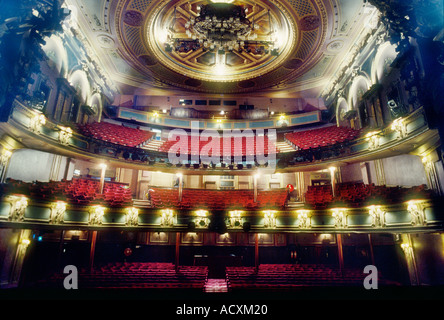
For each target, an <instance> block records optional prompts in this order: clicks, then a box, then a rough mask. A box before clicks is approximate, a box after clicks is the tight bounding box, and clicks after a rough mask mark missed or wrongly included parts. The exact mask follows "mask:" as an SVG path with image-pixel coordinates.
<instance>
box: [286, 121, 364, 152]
mask: <svg viewBox="0 0 444 320" xmlns="http://www.w3.org/2000/svg"><path fill="white" fill-rule="evenodd" d="M360 133H361V131H360V130H354V129H351V128H345V127H337V126H328V127H322V128H319V129H312V130H305V131H297V132H291V133H287V134H285V140H286V141H287V142H288V143H289V144H291V145H292V146H293V147H294V148H295V149H296V150H308V149H312V148H317V147H326V146H332V145H335V144H337V143H342V142H346V141H351V140H353V139H356V138H358V137H359V135H360Z"/></svg>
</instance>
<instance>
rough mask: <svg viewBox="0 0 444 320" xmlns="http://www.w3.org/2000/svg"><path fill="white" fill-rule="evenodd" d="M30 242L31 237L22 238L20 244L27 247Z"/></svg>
mask: <svg viewBox="0 0 444 320" xmlns="http://www.w3.org/2000/svg"><path fill="white" fill-rule="evenodd" d="M30 243H31V241H30V240H29V239H22V241H20V244H21V245H23V246H25V247H27V246H29V244H30Z"/></svg>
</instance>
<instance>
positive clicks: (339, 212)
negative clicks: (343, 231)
mask: <svg viewBox="0 0 444 320" xmlns="http://www.w3.org/2000/svg"><path fill="white" fill-rule="evenodd" d="M345 211H346V209H344V208H335V209H332V216H333V218H334V221H335V228H345V227H347V215H346V213H345Z"/></svg>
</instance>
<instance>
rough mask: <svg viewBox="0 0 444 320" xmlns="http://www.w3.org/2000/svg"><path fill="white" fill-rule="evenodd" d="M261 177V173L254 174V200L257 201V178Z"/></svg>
mask: <svg viewBox="0 0 444 320" xmlns="http://www.w3.org/2000/svg"><path fill="white" fill-rule="evenodd" d="M258 178H259V173H256V174H255V175H254V176H253V197H254V202H257V179H258Z"/></svg>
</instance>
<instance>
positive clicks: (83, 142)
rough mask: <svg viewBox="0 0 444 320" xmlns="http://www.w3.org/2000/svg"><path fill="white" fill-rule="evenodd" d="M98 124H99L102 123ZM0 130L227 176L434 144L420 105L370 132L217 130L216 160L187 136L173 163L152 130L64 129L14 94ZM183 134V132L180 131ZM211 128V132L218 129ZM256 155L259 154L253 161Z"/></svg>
mask: <svg viewBox="0 0 444 320" xmlns="http://www.w3.org/2000/svg"><path fill="white" fill-rule="evenodd" d="M103 125H104V126H106V124H105V123H104V124H103ZM101 127H102V126H101ZM117 127H119V126H117ZM0 128H1V130H2V131H3V132H4V133H5V134H6V135H5V137H4V140H5V141H4V143H3V144H4V146H5V147H6V148H7V149H10V150H14V149H19V148H31V149H37V150H41V151H46V152H52V153H56V154H60V155H64V156H68V157H73V158H79V159H85V160H92V161H100V162H108V164H110V165H111V164H114V165H115V166H117V167H126V168H136V169H143V170H155V171H159V170H160V171H164V172H176V171H177V170H178V168H179V167H180V170H190V173H191V172H192V174H226V173H227V170H230V171H231V172H230V173H231V174H239V175H244V174H252V171H254V170H256V169H257V168H258V167H261V168H272V169H273V170H277V171H279V172H295V171H307V170H321V169H327V168H329V167H330V166H333V165H334V166H341V165H345V164H348V163H355V162H364V161H369V160H374V159H381V158H384V157H390V156H394V155H399V154H407V153H411V154H416V155H419V156H425V155H426V154H427V153H428V152H429V151H430V150H432V149H433V148H436V146H437V145H438V144H439V135H438V133H437V130H432V129H430V128H429V126H428V122H427V119H426V114H425V112H424V110H423V109H422V108H419V109H417V110H416V111H415V112H413V113H412V114H410V115H408V116H406V117H404V118H398V119H397V120H395V122H393V124H392V125H391V126H388V127H385V128H382V129H379V130H374V131H368V130H367V131H359V132H357V131H354V130H350V129H346V128H337V127H335V126H331V127H325V128H322V130H321V129H307V130H299V132H295V133H289V134H287V135H286V136H285V138H284V139H281V141H277V140H276V139H274V138H275V137H274V136H273V135H272V134H270V132H271V133H272V131H269V132H268V133H267V132H266V131H265V134H263V135H262V136H256V135H255V133H257V130H256V131H253V130H241V132H243V133H245V132H247V131H248V132H250V133H251V134H253V135H254V137H253V139H255V140H253V141H254V142H255V143H256V145H253V146H251V145H249V143H246V142H245V141H246V140H243V144H242V145H241V146H240V147H236V144H235V140H231V142H232V143H231V146H230V148H229V149H225V148H223V146H224V144H223V142H224V141H225V140H223V139H222V138H223V136H221V135H219V136H217V138H219V137H220V141H219V142H220V146H221V147H220V152H219V153H217V150H218V149H214V150H216V152H215V151H214V150H213V151H212V152H213V154H211V153H210V155H211V156H220V157H219V158H216V159H220V161H211V162H210V161H208V162H205V161H202V160H203V158H202V157H200V152H201V151H202V149H203V148H204V147H205V144H204V143H201V141H203V140H202V137H200V140H199V139H197V145H193V144H194V143H195V142H196V140H195V139H193V138H192V137H189V139H188V141H187V145H186V149H185V150H186V151H185V150H184V149H182V150H181V152H182V153H183V157H182V158H180V161H177V163H173V162H172V161H171V156H172V155H171V153H172V152H170V151H171V150H172V149H171V148H170V147H169V148H162V145H163V144H165V143H168V141H166V140H165V138H164V139H160V140H158V139H156V138H155V137H154V134H153V133H152V132H149V131H146V130H140V129H135V128H123V127H122V126H120V128H119V129H121V130H123V131H116V130H114V129H109V128H108V129H106V134H105V135H104V132H100V133H98V132H95V133H91V132H87V131H85V130H87V128H86V127H81V126H80V127H71V128H69V127H64V126H61V125H60V124H57V123H55V122H51V121H49V120H48V119H46V117H45V116H44V115H43V114H42V113H38V112H36V111H35V110H34V109H32V108H29V107H27V106H26V105H24V104H23V103H21V102H20V101H18V100H15V102H14V110H13V112H12V113H11V115H10V117H9V120H8V121H7V122H4V123H1V124H0ZM82 128H83V129H82ZM102 129H103V128H101V129H99V130H102ZM82 130H83V131H82ZM88 130H89V127H88ZM128 132H132V133H128ZM183 132H185V134H187V131H183ZM196 132H200V131H197V130H196ZM213 132H214V133H215V134H216V133H218V131H217V130H215V131H213ZM200 133H201V132H200ZM308 136H312V138H311V139H308V142H307V141H305V142H304V141H303V140H301V137H308ZM272 138H273V139H272ZM206 139H207V138H205V139H204V141H207V140H206ZM212 139H214V137H213V138H212ZM235 139H236V138H235ZM244 139H245V136H244ZM298 139H299V140H298ZM150 141H155V143H156V144H157V147H150ZM270 141H271V142H270ZM247 142H248V140H247ZM262 142H264V143H263V144H262V146H264V148H263V149H262V151H261V152H262V153H261V152H260V150H259V149H258V147H260V146H261V143H262ZM269 142H270V143H269ZM169 143H171V141H170V142H169ZM165 146H166V145H165ZM165 146H164V147H165ZM207 147H208V146H207ZM207 149H208V148H207ZM251 150H252V151H251ZM258 150H259V151H258ZM176 151H177V150H176ZM207 151H208V150H207ZM228 151H229V152H231V153H229V156H227V155H226V154H225V152H228ZM260 156H269V157H268V158H267V157H264V158H260ZM212 159H214V158H212ZM261 159H264V160H263V161H260V160H261Z"/></svg>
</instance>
